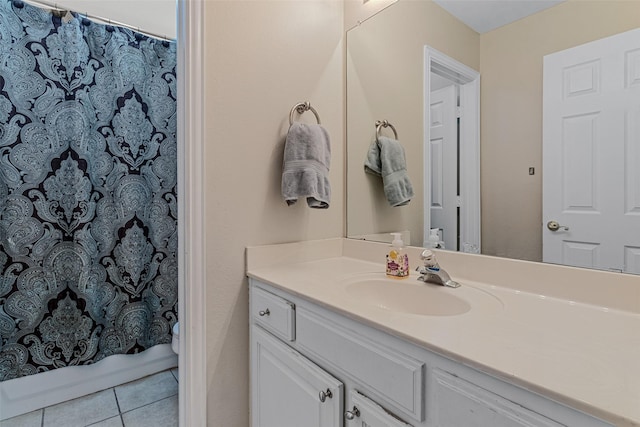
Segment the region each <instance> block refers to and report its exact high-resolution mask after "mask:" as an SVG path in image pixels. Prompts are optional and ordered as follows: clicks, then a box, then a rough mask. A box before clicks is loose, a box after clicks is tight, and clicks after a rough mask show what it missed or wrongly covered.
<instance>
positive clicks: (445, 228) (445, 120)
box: [425, 73, 460, 251]
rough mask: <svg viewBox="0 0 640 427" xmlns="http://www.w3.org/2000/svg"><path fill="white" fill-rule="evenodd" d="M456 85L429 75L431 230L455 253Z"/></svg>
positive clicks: (428, 171) (456, 248)
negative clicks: (434, 230)
mask: <svg viewBox="0 0 640 427" xmlns="http://www.w3.org/2000/svg"><path fill="white" fill-rule="evenodd" d="M457 89H458V87H457V85H456V84H455V83H454V82H452V81H450V80H448V79H445V78H443V77H440V76H438V75H437V74H435V73H431V99H430V102H429V103H430V105H429V108H430V111H431V114H430V121H429V126H430V137H429V152H430V155H431V162H430V163H431V164H430V165H425V171H427V173H429V174H430V175H431V198H430V200H429V206H425V210H426V209H430V210H431V230H433V229H437V230H438V235H439V239H440V240H441V241H443V242H444V247H445V249H449V250H452V251H457V250H458V241H459V240H458V237H459V236H458V223H459V210H460V207H459V206H458V188H459V187H458V117H457V114H456V112H457V110H458V94H457Z"/></svg>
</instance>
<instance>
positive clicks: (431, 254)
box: [420, 249, 435, 261]
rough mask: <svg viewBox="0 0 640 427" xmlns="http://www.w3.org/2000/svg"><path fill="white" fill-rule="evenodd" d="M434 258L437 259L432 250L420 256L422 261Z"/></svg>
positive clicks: (423, 252) (426, 250) (425, 251)
mask: <svg viewBox="0 0 640 427" xmlns="http://www.w3.org/2000/svg"><path fill="white" fill-rule="evenodd" d="M433 258H435V255H434V254H433V252H432V251H431V249H425V250H424V251H422V253H421V254H420V259H421V260H423V261H424V260H426V259H433Z"/></svg>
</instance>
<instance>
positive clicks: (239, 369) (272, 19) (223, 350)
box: [192, 0, 344, 427]
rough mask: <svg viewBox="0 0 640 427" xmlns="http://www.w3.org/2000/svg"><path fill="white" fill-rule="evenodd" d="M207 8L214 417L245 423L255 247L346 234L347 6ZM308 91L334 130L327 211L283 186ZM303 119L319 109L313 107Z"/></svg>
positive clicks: (213, 425)
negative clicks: (295, 113) (288, 143)
mask: <svg viewBox="0 0 640 427" xmlns="http://www.w3.org/2000/svg"><path fill="white" fill-rule="evenodd" d="M204 19H205V34H204V50H205V51H206V52H207V57H206V62H205V70H204V74H205V75H206V76H207V79H206V81H205V92H206V102H205V112H204V114H205V117H206V118H205V121H206V130H205V132H206V135H205V161H206V173H205V186H206V194H205V202H206V212H205V214H206V218H207V220H208V224H207V226H206V242H207V243H206V248H205V251H206V254H205V258H206V260H207V272H206V276H207V277H206V283H204V284H203V285H204V286H206V330H207V373H206V376H204V375H203V379H204V380H206V381H207V400H208V405H207V414H208V422H207V426H208V427H245V426H248V425H249V322H248V317H249V313H248V283H247V279H246V276H245V269H246V267H245V247H246V246H249V245H259V244H270V243H279V242H291V241H300V240H310V239H321V238H329V237H340V236H342V235H343V223H344V189H343V187H344V138H343V132H344V108H343V99H344V97H343V84H344V83H343V64H344V51H343V5H342V2H339V1H335V0H305V1H302V0H281V1H271V0H258V1H238V0H227V1H224V0H220V1H210V2H209V1H208V2H205V16H204ZM305 100H308V101H310V102H311V104H312V105H313V106H314V108H315V109H316V110H317V111H318V113H319V114H320V117H321V119H322V123H323V125H324V126H325V127H326V129H327V130H328V132H329V135H330V137H331V148H332V157H331V172H330V177H329V179H330V181H331V186H332V197H331V206H330V207H329V209H327V210H312V209H310V208H308V207H307V205H306V203H305V202H304V201H300V202H298V204H296V205H293V206H287V205H286V203H285V202H284V200H283V199H282V196H281V194H280V181H281V175H282V156H283V149H284V140H285V135H286V132H287V129H288V127H289V111H290V109H291V107H292V106H293V105H294V104H296V103H298V102H300V101H305ZM302 119H303V120H305V121H310V122H313V121H314V120H315V119H314V117H313V114H311V113H306V114H305V115H303V116H302ZM197 285H199V284H192V286H197ZM301 427H302V426H301Z"/></svg>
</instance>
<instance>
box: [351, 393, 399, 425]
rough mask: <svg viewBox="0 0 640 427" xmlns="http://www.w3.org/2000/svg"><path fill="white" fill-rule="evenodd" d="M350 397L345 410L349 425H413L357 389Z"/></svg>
mask: <svg viewBox="0 0 640 427" xmlns="http://www.w3.org/2000/svg"><path fill="white" fill-rule="evenodd" d="M349 398H350V399H349V400H350V402H351V403H350V404H349V405H347V412H345V418H346V419H347V420H348V421H347V426H348V427H411V425H410V424H407V423H405V422H404V421H401V420H400V419H398V418H396V417H394V416H393V415H390V414H389V413H388V412H387V411H385V410H384V409H383V408H382V407H381V406H380V405H378V404H376V403H375V402H373V401H372V400H371V399H369V398H367V397H366V396H363V395H362V394H360V393H358V392H357V391H352V392H351V393H349Z"/></svg>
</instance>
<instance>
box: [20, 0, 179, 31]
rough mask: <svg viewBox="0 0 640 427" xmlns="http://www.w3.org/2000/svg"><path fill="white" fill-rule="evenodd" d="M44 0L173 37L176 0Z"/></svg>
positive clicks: (79, 11)
mask: <svg viewBox="0 0 640 427" xmlns="http://www.w3.org/2000/svg"><path fill="white" fill-rule="evenodd" d="M26 1H29V0H26ZM36 1H37V0H36ZM47 2H48V3H54V4H57V5H58V6H59V7H63V8H66V9H69V10H72V11H74V12H78V13H88V14H90V15H94V16H99V17H102V18H107V19H110V20H113V21H118V22H122V23H124V24H127V25H131V26H134V27H138V28H140V30H143V31H148V32H152V33H156V34H158V35H163V36H167V38H170V39H174V38H175V37H176V0H47Z"/></svg>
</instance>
